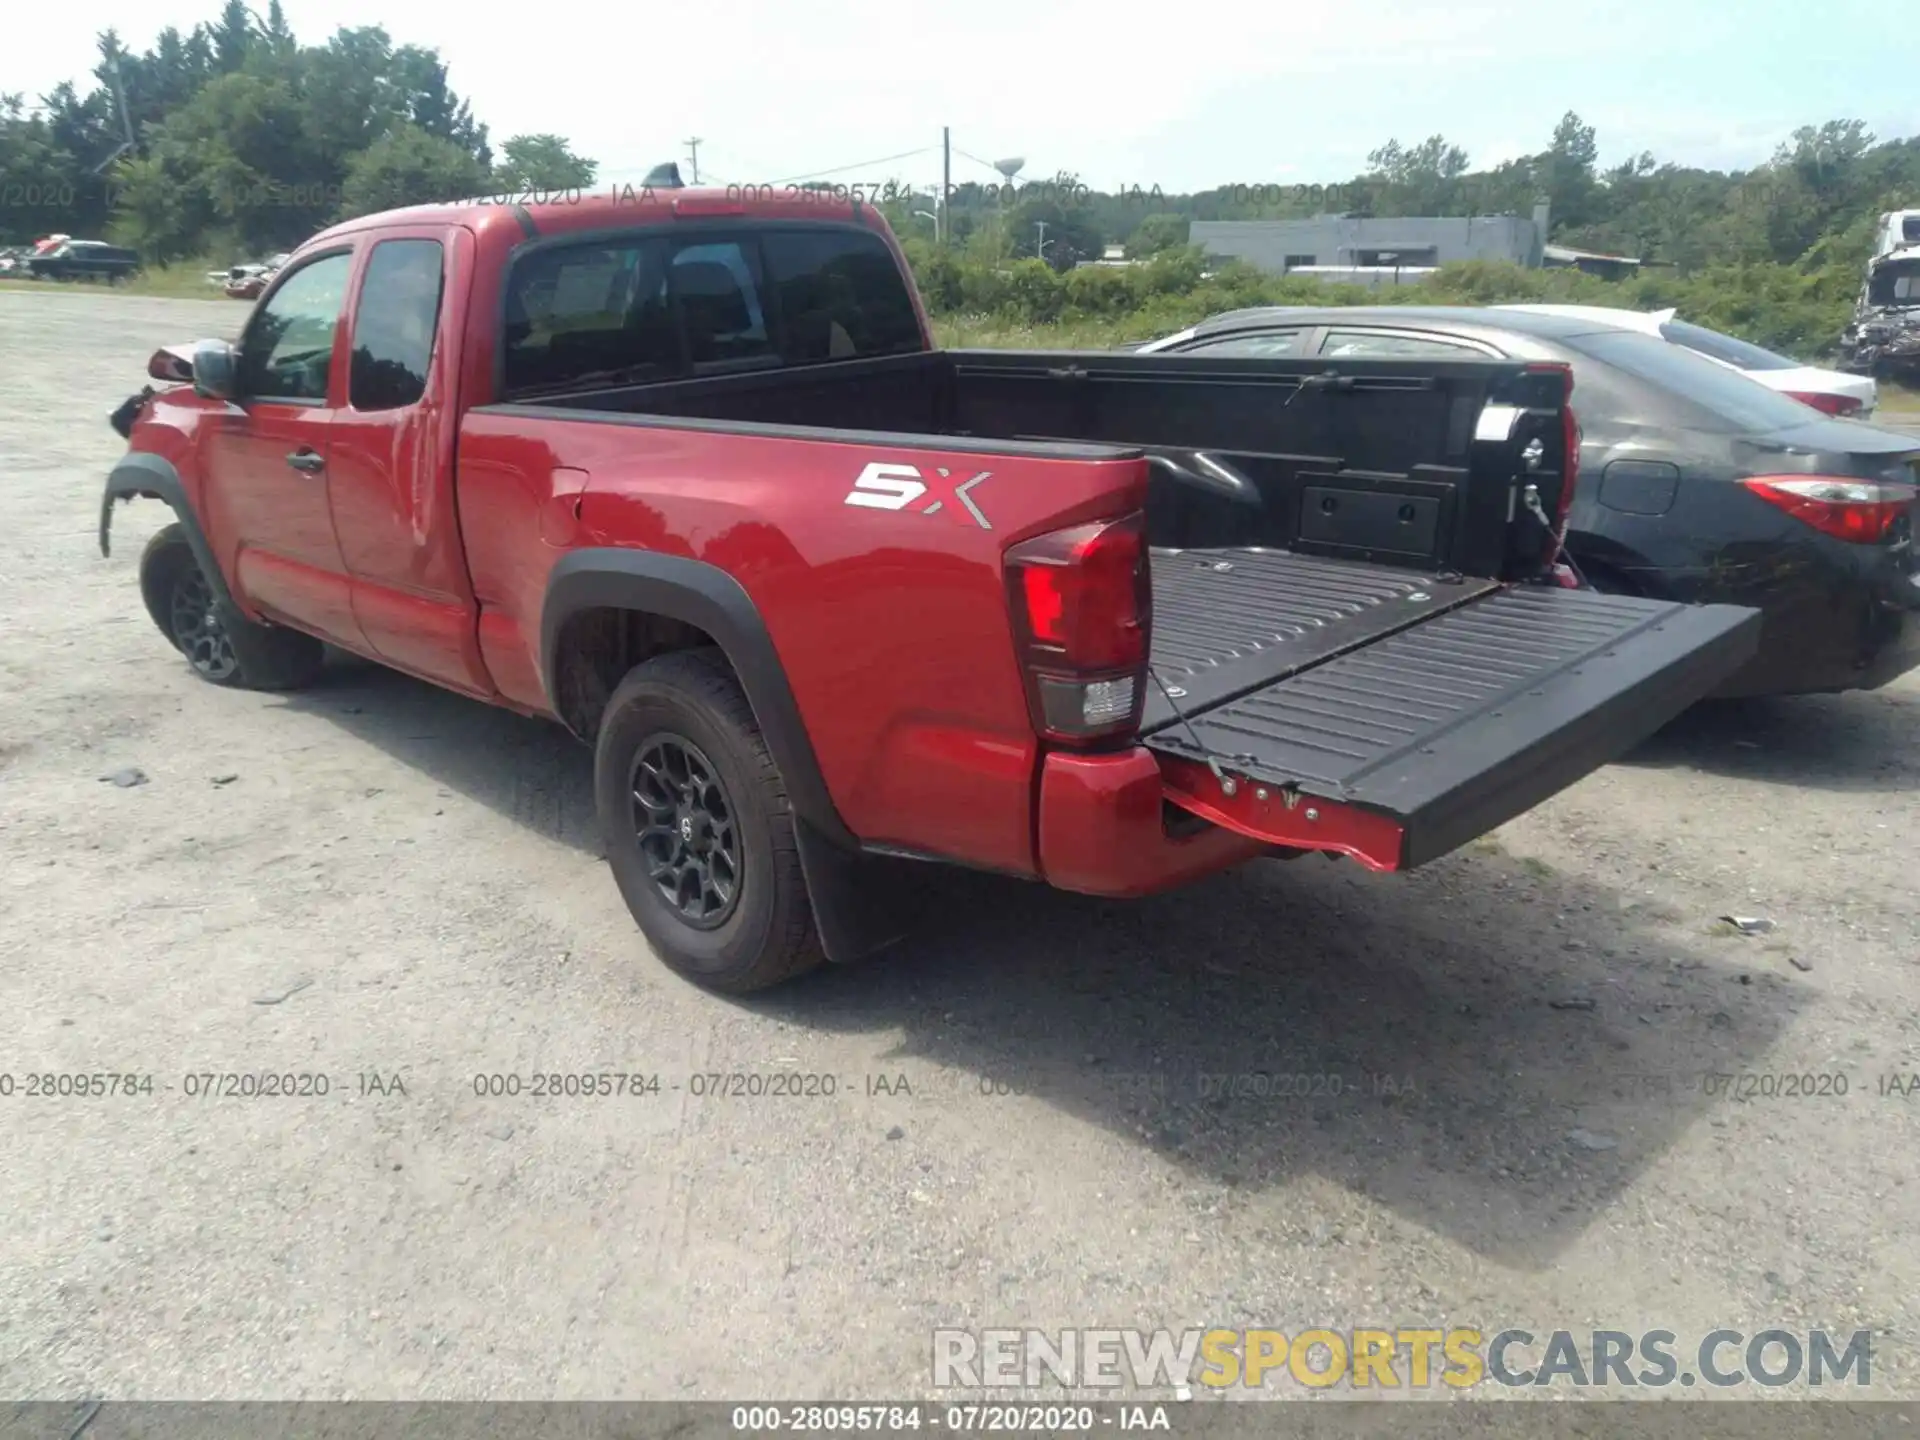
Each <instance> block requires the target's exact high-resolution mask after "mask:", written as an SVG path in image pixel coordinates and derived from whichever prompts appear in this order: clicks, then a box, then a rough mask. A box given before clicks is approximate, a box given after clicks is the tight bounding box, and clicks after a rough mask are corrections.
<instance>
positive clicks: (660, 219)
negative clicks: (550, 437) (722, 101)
mask: <svg viewBox="0 0 1920 1440" xmlns="http://www.w3.org/2000/svg"><path fill="white" fill-rule="evenodd" d="M772 188H773V187H771V186H758V187H756V186H752V185H744V186H741V185H736V186H729V187H728V188H726V189H724V190H721V189H713V188H704V189H688V188H684V187H680V188H661V187H655V186H646V185H607V186H603V187H600V188H598V189H581V190H569V191H564V192H559V191H555V192H546V193H548V194H550V195H553V196H556V197H558V198H551V199H546V200H541V201H537V202H534V201H530V200H527V199H523V198H521V197H519V196H516V195H513V194H504V195H498V196H481V197H478V198H475V199H470V200H448V201H442V202H439V203H436V204H431V205H410V206H407V207H405V208H402V209H398V210H382V211H379V212H377V213H375V214H372V215H361V216H357V217H355V218H354V219H352V220H343V221H341V222H340V223H339V224H337V225H333V226H330V227H328V228H327V229H325V230H323V231H321V232H320V233H319V234H318V235H315V236H314V237H313V238H312V239H310V240H308V241H307V242H306V243H305V244H304V245H302V246H301V247H300V248H301V249H303V250H304V249H307V248H308V247H309V246H312V245H316V244H319V243H321V242H331V241H335V240H341V239H344V238H346V237H347V236H349V235H357V234H360V233H362V232H364V231H367V230H383V229H387V228H389V227H392V226H397V225H427V224H439V225H460V226H464V227H465V228H467V229H469V230H472V231H474V232H475V233H476V234H486V233H487V232H489V231H491V230H496V229H503V228H504V229H508V230H512V231H515V232H516V233H517V235H518V237H519V238H520V239H532V238H537V237H538V236H541V235H556V234H565V233H567V232H569V231H573V230H602V229H611V228H618V227H621V226H628V225H634V226H638V225H660V224H672V223H674V222H675V221H679V220H695V219H712V218H718V217H721V216H727V217H732V218H738V219H759V220H826V221H840V222H842V223H845V222H847V221H850V220H851V221H854V222H855V223H858V224H862V225H865V226H867V227H868V228H870V229H880V230H885V229H886V220H885V218H884V217H882V216H881V215H880V212H879V211H878V210H876V209H875V208H874V207H873V206H872V205H868V204H863V203H862V202H861V201H859V200H857V199H854V198H851V197H841V196H836V195H834V194H831V193H830V192H825V191H801V190H794V191H791V192H788V193H781V194H773V193H770V192H771V191H772ZM762 191H765V192H769V193H764V194H763V193H761V192H762Z"/></svg>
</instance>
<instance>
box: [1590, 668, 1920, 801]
mask: <svg viewBox="0 0 1920 1440" xmlns="http://www.w3.org/2000/svg"><path fill="white" fill-rule="evenodd" d="M1916 727H1920V704H1916V703H1915V701H1914V700H1913V699H1912V698H1910V697H1908V696H1905V695H1900V694H1892V693H1889V692H1887V691H1864V692H1855V693H1853V694H1848V695H1798V696H1793V697H1790V698H1783V699H1769V700H1717V701H1709V702H1707V703H1705V704H1701V705H1696V706H1694V707H1693V709H1691V710H1689V711H1687V712H1686V713H1685V714H1683V715H1682V716H1680V718H1679V719H1677V720H1675V721H1674V722H1673V723H1672V724H1671V725H1669V726H1667V727H1666V729H1664V730H1662V731H1660V733H1659V734H1657V735H1655V736H1654V737H1653V738H1652V739H1650V740H1648V741H1647V742H1646V743H1645V744H1644V745H1642V746H1641V747H1640V748H1639V749H1638V750H1635V751H1634V752H1633V753H1632V754H1631V755H1629V756H1627V757H1626V759H1624V760H1623V761H1621V762H1620V763H1622V764H1624V765H1632V766H1636V767H1645V768H1651V769H1668V768H1684V769H1693V770H1701V771H1705V772H1706V773H1707V774H1710V775H1726V776H1729V777H1737V778H1740V779H1749V780H1772V781H1777V782H1779V783H1780V784H1783V785H1796V786H1801V787H1807V788H1813V789H1819V790H1841V791H1849V790H1915V789H1920V763H1917V762H1916V761H1915V759H1914V749H1913V736H1914V732H1915V729H1916Z"/></svg>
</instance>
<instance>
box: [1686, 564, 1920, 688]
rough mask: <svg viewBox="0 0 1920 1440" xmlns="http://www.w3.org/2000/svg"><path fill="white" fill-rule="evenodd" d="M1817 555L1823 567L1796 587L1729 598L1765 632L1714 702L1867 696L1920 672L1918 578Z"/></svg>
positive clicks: (1903, 569)
mask: <svg viewBox="0 0 1920 1440" xmlns="http://www.w3.org/2000/svg"><path fill="white" fill-rule="evenodd" d="M1822 548H1823V549H1825V550H1828V551H1829V552H1830V553H1829V554H1828V555H1826V556H1825V557H1823V558H1824V559H1825V561H1826V563H1825V565H1824V566H1823V567H1822V568H1820V569H1817V570H1814V571H1813V572H1812V573H1811V574H1809V575H1808V576H1807V577H1806V579H1805V581H1803V582H1802V583H1799V584H1796V585H1791V586H1780V587H1776V588H1763V589H1756V590H1755V591H1754V592H1753V593H1752V594H1751V596H1750V597H1747V598H1744V599H1742V598H1738V597H1730V598H1731V599H1732V600H1733V603H1736V604H1741V603H1744V604H1747V605H1752V606H1755V607H1758V608H1760V609H1761V610H1762V613H1763V614H1764V617H1765V628H1764V630H1763V633H1762V638H1761V641H1760V649H1759V651H1758V653H1757V654H1755V656H1754V657H1753V659H1752V660H1750V661H1749V662H1748V663H1747V664H1746V665H1745V666H1743V667H1742V668H1741V669H1740V671H1739V672H1738V673H1736V674H1735V675H1733V676H1732V677H1730V678H1729V679H1728V680H1727V682H1726V683H1725V684H1724V685H1722V686H1721V687H1720V688H1719V689H1718V690H1716V691H1715V692H1714V698H1716V699H1723V700H1725V699H1741V698H1745V697H1748V696H1759V695H1808V694H1831V693H1834V692H1837V691H1844V690H1874V689H1878V688H1879V687H1880V686H1882V685H1886V684H1888V683H1890V682H1891V681H1894V680H1897V679H1899V678H1900V677H1901V676H1902V675H1905V674H1906V673H1907V672H1908V671H1910V670H1913V669H1916V668H1920V578H1917V577H1920V571H1913V570H1910V569H1909V568H1908V564H1907V561H1906V559H1905V557H1904V556H1887V555H1885V554H1883V553H1879V552H1868V553H1867V554H1864V555H1856V554H1853V553H1848V552H1850V551H1851V550H1852V547H1842V546H1841V545H1840V543H1839V542H1838V541H1832V542H1824V541H1823V542H1822ZM1833 552H1837V553H1833Z"/></svg>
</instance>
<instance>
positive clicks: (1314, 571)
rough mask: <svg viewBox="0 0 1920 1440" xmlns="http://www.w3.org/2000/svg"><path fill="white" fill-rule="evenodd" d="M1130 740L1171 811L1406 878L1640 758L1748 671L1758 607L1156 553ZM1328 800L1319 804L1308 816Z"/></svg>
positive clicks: (1276, 560)
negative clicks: (1631, 757) (1146, 674)
mask: <svg viewBox="0 0 1920 1440" xmlns="http://www.w3.org/2000/svg"><path fill="white" fill-rule="evenodd" d="M1152 568H1153V582H1154V586H1153V604H1154V630H1153V660H1152V663H1153V672H1154V676H1155V678H1156V681H1157V682H1158V683H1157V684H1155V685H1151V686H1150V687H1149V700H1148V703H1147V706H1146V713H1145V715H1144V717H1143V720H1142V724H1141V729H1142V739H1143V741H1144V743H1145V744H1147V745H1148V746H1150V747H1151V748H1152V749H1153V750H1155V751H1156V752H1157V753H1158V754H1159V756H1160V759H1161V771H1162V774H1163V777H1164V778H1165V782H1166V794H1167V798H1168V799H1169V800H1170V801H1171V802H1172V803H1174V804H1175V805H1178V806H1180V807H1181V808H1183V809H1186V810H1188V811H1191V812H1193V813H1195V814H1198V815H1201V816H1203V817H1204V818H1206V819H1208V820H1211V821H1213V822H1214V823H1216V824H1221V825H1225V826H1227V827H1228V828H1229V829H1233V830H1238V831H1240V832H1242V833H1244V834H1248V835H1253V836H1256V837H1258V838H1262V839H1266V840H1268V841H1270V842H1271V843H1273V844H1276V845H1283V846H1290V847H1299V848H1304V849H1322V850H1331V851H1336V852H1340V853H1345V854H1349V855H1352V856H1354V857H1355V858H1357V859H1359V860H1361V861H1363V862H1364V863H1366V864H1368V865H1370V866H1373V867H1374V868H1376V869H1383V870H1397V869H1407V868H1410V867H1412V866H1415V865H1420V864H1424V863H1425V862H1426V861H1429V860H1432V859H1435V858H1437V857H1438V856H1441V855H1444V854H1446V853H1447V852H1448V851H1450V850H1453V849H1455V848H1457V847H1458V846H1460V845H1463V844H1465V843H1466V842H1467V841H1469V840H1472V839H1474V838H1475V837H1477V836H1479V835H1483V834H1485V833H1486V832H1487V831H1489V830H1491V829H1493V828H1494V827H1495V826H1498V825H1500V824H1503V823H1504V822H1506V821H1507V820H1510V819H1512V818H1513V817H1514V816H1516V815H1519V814H1521V813H1522V812H1524V811H1526V810H1528V809H1531V808H1532V807H1533V806H1535V805H1537V804H1539V803H1540V802H1541V801H1542V800H1545V799H1547V798H1548V797H1549V796H1551V795H1553V794H1555V793H1556V792H1558V791H1560V790H1562V789H1564V788H1565V787H1567V786H1568V785H1571V784H1572V783H1573V782H1574V781H1576V780H1579V779H1580V778H1581V777H1582V776H1584V775H1587V774H1589V773H1591V772H1592V771H1594V770H1596V769H1598V768H1599V767H1600V766H1602V765H1604V764H1606V763H1607V762H1608V761H1610V760H1613V759H1615V758H1617V757H1618V756H1620V755H1621V754H1623V753H1624V752H1626V751H1627V750H1630V749H1631V748H1632V747H1633V746H1635V745H1636V744H1638V743H1639V742H1640V741H1641V740H1643V739H1645V738H1646V737H1647V736H1648V735H1650V734H1652V733H1653V732H1654V731H1655V730H1657V729H1659V728H1660V727H1661V726H1662V725H1664V724H1665V723H1666V722H1667V721H1669V720H1671V719H1672V718H1673V717H1674V716H1675V715H1677V714H1679V713H1680V712H1681V711H1682V710H1684V709H1686V708H1687V707H1688V706H1689V705H1691V704H1693V703H1694V702H1695V701H1696V700H1699V699H1701V698H1702V697H1703V696H1705V695H1707V694H1708V693H1709V692H1711V691H1712V690H1713V689H1714V688H1715V687H1716V686H1717V685H1718V684H1719V683H1720V682H1721V681H1722V680H1724V679H1725V678H1726V677H1727V676H1729V675H1731V674H1732V673H1733V672H1734V671H1735V670H1737V669H1738V668H1739V667H1740V666H1741V665H1742V664H1743V663H1745V661H1746V660H1747V659H1748V658H1749V657H1750V656H1751V655H1752V653H1753V651H1754V648H1755V645H1756V644H1757V642H1758V639H1759V632H1760V615H1759V612H1758V611H1754V610H1747V609H1742V608H1739V607H1735V606H1728V605H1676V604H1670V603H1667V602H1664V601H1655V600H1639V599H1632V598H1629V597H1625V596H1618V595H1602V594H1599V593H1597V592H1594V591H1590V590H1566V589H1554V588H1544V587H1532V586H1515V587H1502V586H1500V585H1498V584H1497V583H1495V582H1492V581H1487V580H1478V579H1473V578H1471V577H1469V578H1464V579H1462V578H1460V577H1458V576H1442V575H1435V574H1431V573H1420V572H1416V571H1409V570H1400V569H1394V568H1390V567H1386V566H1378V565H1363V564H1356V563H1354V562H1352V561H1332V560H1325V559H1318V558H1315V557H1310V556H1301V555H1297V554H1291V553H1286V552H1280V551H1273V550H1258V549H1207V550H1156V551H1155V552H1154V553H1153V567H1152ZM1316 802H1330V803H1324V804H1322V803H1316Z"/></svg>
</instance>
